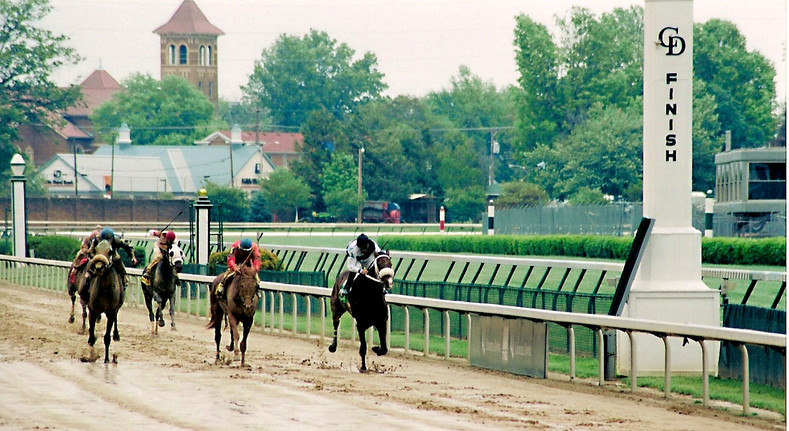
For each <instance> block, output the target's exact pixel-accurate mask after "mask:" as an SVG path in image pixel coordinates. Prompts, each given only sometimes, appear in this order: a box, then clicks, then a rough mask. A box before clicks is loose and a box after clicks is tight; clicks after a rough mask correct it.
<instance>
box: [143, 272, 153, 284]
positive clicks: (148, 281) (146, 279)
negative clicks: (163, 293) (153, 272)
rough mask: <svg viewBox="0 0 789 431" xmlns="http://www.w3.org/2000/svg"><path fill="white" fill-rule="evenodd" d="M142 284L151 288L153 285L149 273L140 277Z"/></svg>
mask: <svg viewBox="0 0 789 431" xmlns="http://www.w3.org/2000/svg"><path fill="white" fill-rule="evenodd" d="M140 282H141V283H142V284H144V285H146V286H150V285H151V276H150V275H149V274H148V273H147V272H144V273H143V274H142V277H140Z"/></svg>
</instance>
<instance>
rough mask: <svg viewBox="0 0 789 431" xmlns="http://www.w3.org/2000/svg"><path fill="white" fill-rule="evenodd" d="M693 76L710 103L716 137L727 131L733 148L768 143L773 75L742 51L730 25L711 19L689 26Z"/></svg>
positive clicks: (760, 59)
mask: <svg viewBox="0 0 789 431" xmlns="http://www.w3.org/2000/svg"><path fill="white" fill-rule="evenodd" d="M693 74H694V76H696V77H697V78H699V79H701V80H702V81H704V82H705V83H706V84H707V92H708V93H709V94H711V95H712V96H713V97H714V98H715V102H716V103H717V108H716V112H717V114H718V118H719V120H720V129H719V130H718V133H716V134H717V135H718V136H723V134H724V132H725V131H726V130H731V136H732V147H734V148H740V147H742V148H753V147H762V146H765V145H767V143H768V142H770V141H772V140H773V139H774V136H775V132H776V129H777V126H778V119H777V118H776V116H775V115H774V114H773V113H774V112H775V111H776V109H775V108H776V105H775V100H776V94H775V82H774V79H775V69H774V67H773V65H772V64H770V61H769V60H767V59H766V58H765V57H764V56H763V55H762V54H760V53H759V52H756V51H751V52H749V51H748V50H747V48H746V44H745V37H744V36H743V35H742V34H741V33H740V32H739V30H738V29H737V27H736V26H735V25H734V24H733V23H731V22H729V21H724V20H720V19H711V20H709V21H707V22H705V23H703V24H696V25H695V26H694V28H693Z"/></svg>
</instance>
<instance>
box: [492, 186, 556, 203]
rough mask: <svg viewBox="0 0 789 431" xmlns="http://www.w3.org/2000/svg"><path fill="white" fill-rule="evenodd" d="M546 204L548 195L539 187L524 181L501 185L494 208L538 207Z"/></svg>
mask: <svg viewBox="0 0 789 431" xmlns="http://www.w3.org/2000/svg"><path fill="white" fill-rule="evenodd" d="M546 202H548V194H547V193H545V190H543V189H542V188H541V187H540V186H538V185H537V184H534V183H527V182H525V181H511V182H508V183H503V184H502V185H501V194H500V195H499V197H498V199H496V206H502V207H507V206H523V205H538V204H544V203H546Z"/></svg>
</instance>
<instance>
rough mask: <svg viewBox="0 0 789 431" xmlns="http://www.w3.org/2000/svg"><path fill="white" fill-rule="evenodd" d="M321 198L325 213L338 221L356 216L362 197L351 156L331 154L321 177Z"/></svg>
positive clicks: (337, 153) (348, 219) (362, 200)
mask: <svg viewBox="0 0 789 431" xmlns="http://www.w3.org/2000/svg"><path fill="white" fill-rule="evenodd" d="M321 184H322V187H323V190H322V192H323V198H324V201H325V202H326V209H327V211H328V212H329V213H330V214H332V215H334V216H335V217H337V219H338V220H342V221H350V220H353V219H354V218H355V217H357V216H358V210H359V207H360V206H361V205H362V203H363V202H364V196H359V191H358V184H357V167H356V164H355V163H354V160H353V156H351V155H350V154H344V153H339V152H334V153H332V156H331V161H330V162H329V163H327V164H326V166H325V167H324V169H323V174H322V175H321Z"/></svg>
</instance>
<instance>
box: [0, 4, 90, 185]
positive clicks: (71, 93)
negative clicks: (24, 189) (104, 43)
mask: <svg viewBox="0 0 789 431" xmlns="http://www.w3.org/2000/svg"><path fill="white" fill-rule="evenodd" d="M51 10H52V7H51V6H50V5H49V2H48V0H15V1H9V0H0V166H3V167H4V168H3V169H2V171H3V172H4V173H3V175H2V176H0V180H1V181H2V183H3V184H4V185H5V184H8V181H6V180H7V179H8V178H9V176H10V173H9V172H7V171H9V170H10V168H9V166H10V161H11V157H12V156H13V155H14V153H15V152H16V151H15V150H14V148H13V146H12V145H11V143H12V142H14V141H16V140H17V139H18V138H19V136H18V133H17V130H18V128H19V126H20V125H22V124H35V123H39V124H46V125H49V126H53V127H56V128H57V126H59V125H60V122H59V121H58V120H57V118H59V117H58V116H57V115H53V114H54V113H56V112H57V111H59V110H62V109H66V108H68V107H69V106H72V105H73V104H74V103H75V102H77V101H78V100H79V99H80V98H81V94H80V90H79V87H78V86H76V85H72V86H69V87H68V88H60V87H58V86H57V85H56V84H55V83H54V82H53V81H52V79H51V74H52V73H53V72H54V71H55V70H56V69H58V68H59V67H61V66H63V65H65V64H76V63H77V62H78V61H79V60H80V58H79V56H78V55H77V53H76V51H74V49H73V48H70V47H67V46H65V42H66V41H67V38H66V37H65V36H62V35H56V34H54V33H52V32H50V31H47V30H44V29H42V28H39V27H37V24H39V23H40V22H41V20H42V19H43V18H44V17H45V16H46V15H47V14H48V13H49V12H50V11H51Z"/></svg>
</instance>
